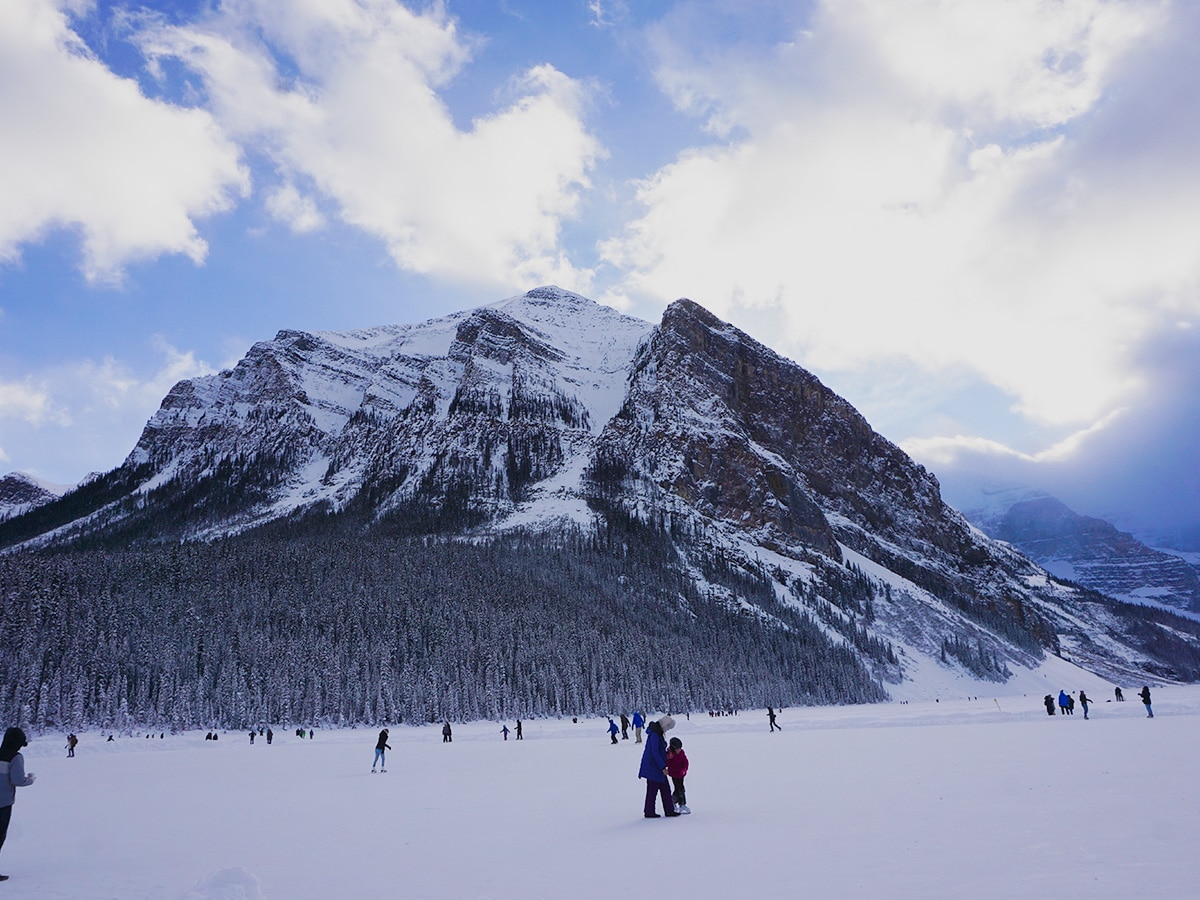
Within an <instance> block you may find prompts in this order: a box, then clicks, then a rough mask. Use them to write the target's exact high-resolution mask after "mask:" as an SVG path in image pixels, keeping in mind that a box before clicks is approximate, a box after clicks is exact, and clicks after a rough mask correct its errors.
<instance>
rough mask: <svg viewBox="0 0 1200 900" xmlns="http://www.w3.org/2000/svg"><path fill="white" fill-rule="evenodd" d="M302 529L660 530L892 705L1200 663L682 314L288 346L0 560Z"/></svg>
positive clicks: (802, 382)
mask: <svg viewBox="0 0 1200 900" xmlns="http://www.w3.org/2000/svg"><path fill="white" fill-rule="evenodd" d="M305 517H308V520H309V521H314V520H318V519H320V520H322V521H324V520H326V519H329V518H333V519H336V520H337V521H338V522H340V523H347V525H346V527H351V528H354V529H358V530H359V531H358V532H356V533H359V532H366V533H369V532H370V531H371V530H372V529H380V530H381V531H383V532H387V533H392V532H399V533H402V534H436V535H441V536H444V537H470V538H472V539H479V538H484V537H486V536H487V535H488V534H491V533H495V532H497V531H501V530H515V529H523V530H527V531H528V530H535V531H538V532H541V533H543V534H544V533H547V532H552V533H554V532H555V530H556V529H562V531H561V533H562V534H567V533H568V531H567V529H569V528H580V529H583V530H585V531H586V530H588V529H593V530H594V531H595V532H596V533H599V531H600V530H601V529H602V528H607V529H608V533H610V534H611V533H612V532H613V530H614V529H613V524H614V523H618V524H620V523H624V525H629V524H630V523H642V524H641V525H640V526H638V527H644V528H646V529H647V534H648V535H649V536H650V538H651V539H652V540H654V541H657V542H659V543H658V544H657V545H656V546H658V547H661V546H663V545H664V544H669V545H670V548H671V549H670V551H669V552H668V553H666V554H665V557H670V558H673V559H675V560H676V561H677V564H678V566H679V568H680V572H681V577H686V578H687V579H690V580H691V581H690V583H691V584H693V585H694V586H696V587H698V588H700V592H701V593H702V594H703V595H704V596H706V597H709V598H711V599H712V601H713V602H718V603H721V604H724V605H726V606H727V607H728V608H730V609H736V610H738V611H739V613H742V612H744V613H746V614H747V615H752V616H755V617H757V618H760V619H761V620H762V621H764V622H768V623H769V622H776V623H777V625H778V627H785V626H783V625H782V624H779V623H781V622H782V619H781V617H784V618H786V616H785V615H784V613H782V612H780V608H781V606H783V607H787V610H788V614H789V615H791V614H793V613H795V611H797V610H799V611H801V612H802V613H803V614H804V615H807V616H811V617H813V619H814V621H819V623H820V628H821V629H823V630H824V631H826V632H828V634H829V635H831V636H833V637H834V638H835V639H836V640H837V641H839V642H844V643H845V645H846V646H851V647H853V648H854V651H855V652H856V653H858V654H860V655H861V657H862V659H863V660H864V662H865V663H866V664H867V665H869V666H870V667H871V668H872V671H873V672H874V673H875V676H876V677H878V678H880V679H881V680H883V681H887V682H890V683H892V684H897V683H901V682H903V680H904V679H905V678H906V677H907V673H908V672H909V671H911V669H912V668H913V667H914V666H916V667H917V668H920V666H921V665H935V666H938V667H949V668H954V667H956V666H958V667H962V668H965V669H967V670H968V671H970V672H971V673H972V674H973V675H974V676H976V677H981V678H988V679H992V680H1003V679H1004V678H1006V677H1008V676H1009V674H1010V669H1009V667H1008V665H1007V663H1013V664H1014V665H1018V666H1032V665H1035V664H1036V662H1037V661H1038V660H1039V659H1040V658H1041V656H1042V654H1043V653H1045V652H1047V651H1049V652H1054V653H1061V654H1063V655H1065V656H1068V657H1069V658H1070V659H1073V660H1075V661H1077V662H1079V663H1081V664H1082V665H1085V666H1089V667H1091V668H1092V669H1093V670H1094V671H1101V672H1105V673H1114V674H1121V673H1130V672H1146V671H1156V672H1158V673H1159V674H1160V676H1162V677H1188V676H1187V673H1188V672H1190V671H1191V669H1189V668H1187V667H1188V666H1191V665H1192V662H1191V661H1190V660H1191V657H1190V656H1189V654H1190V653H1191V652H1192V649H1191V648H1190V645H1188V644H1187V641H1188V640H1189V639H1188V638H1185V637H1180V636H1179V635H1175V636H1173V637H1171V638H1170V640H1171V641H1174V642H1175V643H1173V644H1171V647H1172V649H1171V651H1170V652H1171V654H1173V655H1171V656H1170V658H1169V659H1168V658H1167V655H1166V651H1164V650H1162V648H1161V646H1160V645H1159V643H1157V641H1158V640H1159V638H1160V637H1161V634H1160V633H1159V632H1157V631H1155V629H1157V628H1158V626H1157V625H1154V626H1149V625H1145V623H1142V622H1133V624H1131V621H1130V620H1129V619H1128V618H1127V617H1126V616H1127V614H1126V613H1125V612H1123V611H1122V610H1120V609H1117V608H1116V607H1115V606H1114V605H1112V604H1111V602H1110V601H1107V600H1105V599H1104V598H1102V597H1097V596H1090V595H1085V592H1081V591H1077V590H1075V589H1072V588H1068V587H1064V586H1061V585H1058V584H1055V583H1053V582H1052V581H1051V580H1050V579H1049V578H1048V577H1047V574H1046V572H1045V571H1044V570H1042V569H1039V568H1038V567H1036V566H1035V565H1033V564H1032V563H1031V562H1030V561H1029V560H1028V559H1026V558H1025V557H1023V556H1021V555H1019V554H1018V553H1017V552H1015V551H1014V550H1013V549H1012V548H1011V547H1009V546H1008V545H1006V544H1003V543H999V542H996V541H993V540H990V539H989V538H988V537H986V536H985V535H984V534H982V533H981V532H979V531H976V530H975V529H973V528H971V526H970V525H969V524H968V523H967V521H966V520H965V519H964V518H963V517H962V516H961V515H959V514H958V513H957V512H956V511H955V510H953V509H952V508H950V507H948V506H947V505H946V504H944V503H943V502H942V499H941V495H940V490H939V486H938V483H937V480H936V479H935V478H934V477H933V476H932V475H931V474H930V473H929V472H927V471H926V470H925V469H924V468H922V467H921V466H920V465H918V464H916V463H915V462H913V461H912V460H911V459H910V458H909V457H908V456H906V455H905V454H904V453H903V452H902V451H901V450H900V449H899V448H898V447H896V446H895V445H894V444H892V443H891V442H890V441H888V440H886V439H885V438H883V437H882V436H880V435H878V434H876V433H875V432H874V430H873V429H872V428H871V427H870V425H869V424H868V423H867V422H866V421H865V420H864V419H863V418H862V416H861V415H859V413H858V412H857V411H856V410H855V409H854V408H853V407H852V406H851V405H850V404H849V403H847V402H846V401H845V400H844V399H842V398H841V397H839V396H837V395H836V394H834V393H833V392H832V391H830V390H829V389H828V388H826V387H825V386H824V385H822V384H821V383H820V381H818V380H817V379H816V378H815V377H814V376H813V375H812V374H810V373H809V372H806V371H805V370H804V369H802V368H801V367H799V366H798V365H796V364H795V363H793V362H791V361H789V360H787V359H784V358H783V357H780V356H779V355H778V354H776V353H775V352H773V351H772V350H770V349H769V348H767V347H765V346H763V345H762V344H760V343H758V342H757V341H754V340H753V339H751V338H750V337H749V336H747V335H746V334H744V333H742V332H741V331H739V330H738V329H736V328H734V327H732V326H731V325H729V324H727V323H725V322H722V321H721V320H719V319H718V318H716V317H715V316H713V315H712V314H711V313H709V312H708V311H706V310H705V309H704V308H703V307H701V306H699V305H697V304H696V303H693V302H691V301H689V300H680V301H678V302H676V303H674V304H672V305H671V306H670V307H669V308H668V309H667V310H666V312H665V314H664V315H663V318H662V321H661V323H660V324H659V325H657V326H653V325H651V324H649V323H646V322H642V321H639V320H636V319H632V318H629V317H627V316H623V315H621V314H619V313H617V312H616V311H614V310H611V309H608V308H606V307H602V306H599V305H597V304H595V303H593V302H592V301H590V300H587V299H585V298H583V297H579V296H577V295H575V294H571V293H569V292H566V291H562V290H559V289H557V288H539V289H538V290H535V291H531V292H529V293H527V294H525V295H522V296H520V297H513V298H510V299H508V300H504V301H501V302H499V303H496V304H493V305H491V306H486V307H482V308H480V309H476V310H472V311H467V312H462V313H458V314H455V315H452V316H447V317H444V318H441V319H435V320H431V321H429V322H424V323H420V324H415V325H398V326H387V327H380V328H373V329H364V330H360V331H354V332H345V333H328V332H326V333H313V334H310V333H306V332H300V331H281V332H279V334H278V335H277V336H276V338H275V340H273V341H268V342H263V343H259V344H256V345H255V346H254V347H253V348H251V350H250V351H249V352H248V353H247V355H246V357H245V358H244V359H243V360H242V361H241V362H239V363H238V365H237V366H236V367H235V368H234V369H233V370H232V371H227V372H222V373H220V374H218V375H214V376H209V377H205V378H197V379H192V380H189V381H185V382H181V383H180V384H178V385H176V386H175V387H174V388H173V389H172V390H171V391H170V393H169V394H168V395H167V397H166V398H165V399H164V401H163V404H162V407H161V408H160V409H159V411H158V412H157V413H156V414H155V415H154V416H153V417H152V418H151V420H150V421H149V422H148V423H147V425H146V428H145V430H144V431H143V433H142V435H141V438H140V439H139V441H138V443H137V446H136V447H135V448H134V450H133V452H132V453H130V455H129V457H128V459H127V460H126V461H125V463H124V464H123V465H122V466H121V467H120V468H118V469H116V470H114V471H113V472H110V473H108V474H106V475H103V476H100V477H99V478H97V479H95V480H93V481H91V482H89V483H88V484H86V485H83V486H81V487H80V488H79V489H78V490H76V491H74V492H73V493H71V494H69V495H67V496H66V497H64V498H62V499H61V500H58V501H54V502H51V503H48V504H46V505H45V506H43V507H42V508H40V509H39V510H38V511H37V513H36V515H34V514H29V515H25V516H21V517H18V518H17V519H14V520H12V521H11V522H7V523H4V524H3V525H2V526H0V547H14V546H21V545H30V544H32V545H38V544H41V543H46V542H48V541H52V540H56V541H59V542H69V541H71V540H77V539H81V538H85V539H88V540H93V541H94V540H100V541H108V542H117V543H124V544H138V543H155V542H171V541H177V540H188V539H196V538H208V537H213V536H219V535H227V534H232V533H237V532H240V531H245V530H247V529H250V528H253V527H255V526H259V525H262V524H265V523H270V522H277V521H280V520H285V519H286V520H287V521H288V522H293V523H294V522H297V521H302V520H305ZM622 527H624V526H622ZM626 533H633V531H632V530H630V529H629V528H626ZM672 554H673V556H672ZM764 584H765V585H767V586H766V587H764ZM1164 627H1165V626H1164ZM896 648H898V652H897V650H896ZM919 660H924V662H923V663H921V662H919ZM1196 671H1197V672H1200V656H1198V657H1197V661H1196ZM1172 673H1174V674H1172Z"/></svg>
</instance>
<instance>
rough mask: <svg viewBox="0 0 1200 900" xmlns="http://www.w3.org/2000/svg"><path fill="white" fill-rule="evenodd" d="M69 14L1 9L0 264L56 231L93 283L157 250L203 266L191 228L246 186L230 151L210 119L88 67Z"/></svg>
mask: <svg viewBox="0 0 1200 900" xmlns="http://www.w3.org/2000/svg"><path fill="white" fill-rule="evenodd" d="M69 6H70V4H68V3H65V2H64V3H61V4H56V3H54V2H52V0H6V2H5V3H4V4H2V5H0V123H2V124H0V198H2V199H0V262H11V261H13V260H16V259H17V258H18V257H19V255H20V251H21V248H22V246H23V245H25V244H28V243H30V242H33V241H37V240H39V239H40V238H42V237H43V236H44V235H45V234H47V233H48V232H49V231H50V230H52V229H56V228H69V229H76V230H78V232H79V234H80V236H81V239H82V242H83V256H84V258H83V262H82V268H83V271H84V273H85V274H86V276H87V277H88V278H89V279H90V280H93V281H114V280H119V279H120V277H121V272H122V269H123V268H124V267H125V266H126V265H127V264H128V263H129V262H131V261H134V260H141V259H147V258H151V257H155V256H158V255H160V254H164V253H172V254H173V253H181V254H184V255H185V256H187V257H190V258H191V259H192V260H194V261H196V262H200V261H201V260H203V259H204V256H205V253H206V252H207V244H206V242H205V241H204V239H203V238H202V237H201V236H200V235H199V233H198V232H197V229H196V224H195V223H196V221H197V220H198V219H202V218H205V217H208V216H211V215H213V214H214V213H218V212H221V211H223V210H227V209H229V208H230V207H231V205H232V204H233V203H234V202H235V201H236V200H237V198H238V197H240V196H241V195H242V194H244V193H245V191H246V190H247V188H248V183H249V182H248V176H247V173H246V171H245V170H244V168H243V167H242V166H241V164H240V162H239V153H238V148H237V147H236V146H235V145H234V144H232V143H231V142H230V141H229V140H228V139H227V138H226V137H225V136H224V135H223V134H222V132H221V130H220V129H219V128H218V127H217V126H216V125H215V123H214V122H213V120H212V117H211V116H210V115H209V114H208V113H206V112H204V111H203V110H198V109H181V108H179V107H174V106H170V105H168V104H165V103H161V102H158V101H155V100H151V99H148V98H147V97H145V96H144V95H143V94H142V93H141V92H140V90H139V88H138V85H137V84H136V82H133V81H130V80H128V79H124V78H119V77H117V76H116V75H114V74H113V73H112V72H111V71H110V70H109V69H108V68H106V67H105V66H104V65H103V64H102V63H101V62H99V61H98V60H96V59H95V58H94V57H93V56H92V54H91V53H90V51H88V49H87V48H86V46H85V45H84V44H83V42H82V41H80V40H79V39H78V37H77V36H76V35H75V34H74V33H73V32H72V31H71V30H70V28H69V24H68V20H67V16H66V15H65V14H64V12H62V9H63V8H67V7H69Z"/></svg>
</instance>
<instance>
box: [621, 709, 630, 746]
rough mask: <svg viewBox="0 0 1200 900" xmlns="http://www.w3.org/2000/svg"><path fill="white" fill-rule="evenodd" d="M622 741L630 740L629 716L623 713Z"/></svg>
mask: <svg viewBox="0 0 1200 900" xmlns="http://www.w3.org/2000/svg"><path fill="white" fill-rule="evenodd" d="M621 740H623V741H627V740H629V716H627V715H625V713H621Z"/></svg>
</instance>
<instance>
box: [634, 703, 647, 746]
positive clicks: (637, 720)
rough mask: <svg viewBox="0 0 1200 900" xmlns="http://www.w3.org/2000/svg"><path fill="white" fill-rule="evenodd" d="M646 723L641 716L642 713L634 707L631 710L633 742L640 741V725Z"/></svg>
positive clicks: (637, 742)
mask: <svg viewBox="0 0 1200 900" xmlns="http://www.w3.org/2000/svg"><path fill="white" fill-rule="evenodd" d="M645 724H646V720H645V719H643V718H642V714H641V713H640V712H638V711H637V710H636V709H635V710H634V711H633V736H634V738H635V739H636V740H634V743H635V744H640V743H641V742H642V726H643V725H645Z"/></svg>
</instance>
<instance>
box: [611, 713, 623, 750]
mask: <svg viewBox="0 0 1200 900" xmlns="http://www.w3.org/2000/svg"><path fill="white" fill-rule="evenodd" d="M620 733H621V729H620V728H618V727H617V723H616V722H614V721H613V720H612V716H609V717H608V736H609V737H611V738H612V742H613V743H614V744H615V743H616V742H617V735H618V734H620Z"/></svg>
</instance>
